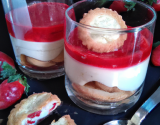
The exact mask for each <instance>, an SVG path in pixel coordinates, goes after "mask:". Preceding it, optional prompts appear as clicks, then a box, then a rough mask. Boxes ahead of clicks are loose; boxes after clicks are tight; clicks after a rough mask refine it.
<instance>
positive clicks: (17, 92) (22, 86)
mask: <svg viewBox="0 0 160 125" xmlns="http://www.w3.org/2000/svg"><path fill="white" fill-rule="evenodd" d="M28 89H29V85H28V84H27V79H26V77H22V76H21V75H20V74H15V75H13V76H10V77H9V78H8V79H6V80H4V81H3V82H2V83H1V84H0V110H2V109H6V108H8V107H9V106H11V105H12V104H14V103H15V102H16V101H18V100H19V99H20V98H21V96H22V94H23V93H24V91H25V92H26V93H27V92H28Z"/></svg>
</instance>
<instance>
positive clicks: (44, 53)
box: [10, 35, 64, 61]
mask: <svg viewBox="0 0 160 125" xmlns="http://www.w3.org/2000/svg"><path fill="white" fill-rule="evenodd" d="M10 38H11V42H12V46H13V49H14V52H15V55H16V56H17V57H19V56H20V55H21V54H24V55H26V56H29V57H32V58H35V59H37V60H41V61H50V60H52V59H54V58H55V57H57V56H58V55H59V54H60V53H61V51H62V50H63V47H64V39H61V40H58V41H54V42H30V41H25V40H20V39H16V38H14V37H12V36H11V35H10Z"/></svg>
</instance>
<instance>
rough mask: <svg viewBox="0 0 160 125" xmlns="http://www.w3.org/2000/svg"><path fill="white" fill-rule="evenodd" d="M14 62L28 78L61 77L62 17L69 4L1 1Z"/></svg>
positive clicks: (53, 0) (48, 0) (54, 0)
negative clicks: (14, 58)
mask: <svg viewBox="0 0 160 125" xmlns="http://www.w3.org/2000/svg"><path fill="white" fill-rule="evenodd" d="M2 3H3V8H4V12H5V19H6V23H7V27H8V32H9V36H10V39H11V42H12V46H13V50H14V53H15V57H16V62H17V64H18V66H19V68H20V69H21V70H22V71H23V72H24V73H25V74H26V75H28V76H30V77H33V78H37V79H50V78H54V77H58V76H61V75H64V52H63V48H64V39H63V36H64V17H65V10H66V9H67V8H68V7H69V5H71V4H72V0H58V1H57V0H2Z"/></svg>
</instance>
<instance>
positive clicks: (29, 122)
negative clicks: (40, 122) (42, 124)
mask: <svg viewBox="0 0 160 125" xmlns="http://www.w3.org/2000/svg"><path fill="white" fill-rule="evenodd" d="M27 123H28V124H33V123H35V121H30V120H27Z"/></svg>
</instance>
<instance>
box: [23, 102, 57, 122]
mask: <svg viewBox="0 0 160 125" xmlns="http://www.w3.org/2000/svg"><path fill="white" fill-rule="evenodd" d="M54 103H56V106H55V107H54V109H56V108H57V102H55V101H53V102H50V103H49V104H47V105H46V106H45V107H44V108H43V109H42V110H41V111H42V112H41V114H40V116H38V117H34V118H26V119H24V120H23V121H22V125H37V124H38V120H40V119H43V118H45V117H46V116H48V115H49V114H50V113H51V112H52V111H53V110H54V109H53V110H52V111H51V112H49V110H50V109H51V108H52V107H53V104H54ZM28 120H29V121H35V123H32V124H27V121H28Z"/></svg>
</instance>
